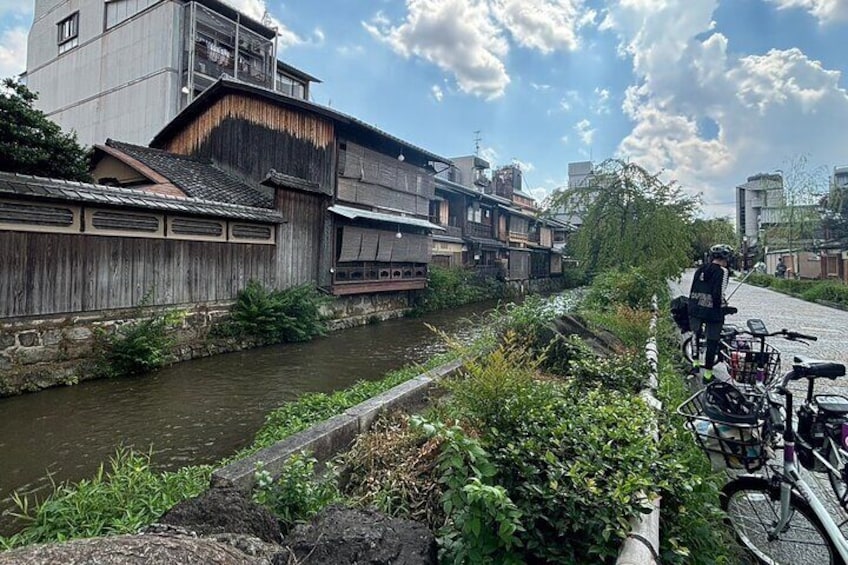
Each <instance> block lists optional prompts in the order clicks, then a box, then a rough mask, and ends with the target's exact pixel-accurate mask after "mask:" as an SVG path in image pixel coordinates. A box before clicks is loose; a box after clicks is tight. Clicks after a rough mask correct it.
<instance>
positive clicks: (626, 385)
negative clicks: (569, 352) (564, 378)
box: [568, 352, 648, 394]
mask: <svg viewBox="0 0 848 565" xmlns="http://www.w3.org/2000/svg"><path fill="white" fill-rule="evenodd" d="M647 375H648V362H647V360H646V359H645V356H644V355H643V354H642V353H641V352H633V353H624V354H619V355H612V356H610V357H601V356H598V355H594V354H591V353H590V354H589V355H581V356H578V357H576V358H574V359H572V360H571V361H570V362H569V364H568V376H569V377H570V378H569V380H568V383H569V385H570V386H573V387H574V388H575V389H577V390H587V389H591V388H595V387H604V388H605V389H608V390H614V391H618V392H626V393H630V394H638V393H639V391H641V390H642V389H643V388H645V384H646V379H647Z"/></svg>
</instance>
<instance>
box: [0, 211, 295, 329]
mask: <svg viewBox="0 0 848 565" xmlns="http://www.w3.org/2000/svg"><path fill="white" fill-rule="evenodd" d="M284 227H285V226H284ZM286 239H287V241H292V245H294V241H295V238H286ZM278 247H279V246H272V245H248V244H234V243H214V242H197V241H178V240H166V239H145V238H127V237H103V236H87V235H68V234H50V233H29V232H12V231H2V232H0V318H6V317H15V316H34V315H43V314H58V313H66V312H91V311H97V310H105V309H112V308H127V307H133V306H137V305H138V304H139V303H140V301H141V299H142V298H143V297H144V296H145V294H146V293H147V292H148V291H150V290H151V289H153V294H152V296H151V305H170V304H187V303H198V302H207V301H216V300H229V299H232V298H235V296H236V294H237V293H238V291H239V290H241V289H242V288H244V286H245V285H246V284H247V282H248V281H249V280H250V279H257V280H259V281H261V282H263V283H264V284H266V285H269V286H278V283H279V282H280V281H279V275H278V270H277V264H276V258H275V255H276V254H277V253H278ZM289 252H290V251H289ZM300 252H303V253H305V251H300V250H299V253H300ZM305 260H306V259H304V261H305ZM292 280H293V278H292Z"/></svg>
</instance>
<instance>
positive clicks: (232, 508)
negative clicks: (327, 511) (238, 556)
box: [159, 487, 282, 543]
mask: <svg viewBox="0 0 848 565" xmlns="http://www.w3.org/2000/svg"><path fill="white" fill-rule="evenodd" d="M159 522H160V523H161V524H168V525H172V526H181V527H183V528H186V529H188V530H191V531H194V532H197V533H198V534H200V535H210V534H223V533H230V534H247V535H251V536H254V537H257V538H259V539H261V540H263V541H266V542H269V543H279V542H280V539H281V538H282V535H281V534H280V526H279V524H278V523H277V520H276V519H275V518H274V516H273V515H272V514H271V513H270V512H269V511H268V509H267V508H265V507H264V506H261V505H259V504H256V503H255V502H253V501H252V500H250V499H249V498H247V497H246V496H245V495H244V494H242V493H241V492H240V491H239V490H237V489H235V488H232V487H218V488H212V489H209V490H207V491H206V492H204V493H203V494H201V495H200V496H198V497H195V498H192V499H189V500H185V501H183V502H180V503H179V504H177V505H176V506H174V507H173V508H171V509H170V510H168V512H166V513H165V514H164V515H163V516H162V517H161V518H160V519H159Z"/></svg>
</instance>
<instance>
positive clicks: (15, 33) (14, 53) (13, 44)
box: [0, 27, 27, 78]
mask: <svg viewBox="0 0 848 565" xmlns="http://www.w3.org/2000/svg"><path fill="white" fill-rule="evenodd" d="M26 54H27V29H26V28H24V27H13V28H11V29H7V30H4V31H3V33H2V34H0V78H7V77H12V76H17V75H19V74H20V73H22V72H24V71H25V70H26Z"/></svg>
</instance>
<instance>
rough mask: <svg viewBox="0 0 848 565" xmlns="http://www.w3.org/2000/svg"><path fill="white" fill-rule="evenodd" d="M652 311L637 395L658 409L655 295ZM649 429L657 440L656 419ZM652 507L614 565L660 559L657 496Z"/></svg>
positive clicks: (642, 564)
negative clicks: (644, 383) (645, 371)
mask: <svg viewBox="0 0 848 565" xmlns="http://www.w3.org/2000/svg"><path fill="white" fill-rule="evenodd" d="M652 310H653V315H652V316H651V323H650V332H651V337H650V338H648V342H647V343H646V344H645V357H646V359H647V360H648V384H647V386H646V387H645V388H644V389H643V390H642V392H641V393H640V396H641V397H642V398H643V399H644V400H645V402H646V403H647V404H648V406H650V407H651V408H653V409H654V410H655V411H657V412H658V411H660V410H662V402H660V401H659V400H658V399H657V397H656V396H655V395H654V393H655V392H656V390H657V387H658V385H659V379H658V373H659V349H658V347H657V338H656V329H657V315H658V313H659V308H658V307H657V297H656V296H654V297H653V300H652ZM651 428H652V429H650V430H647V431H648V433H650V434H651V436H652V437H653V438H654V441H659V433H658V428H657V423H656V418H654V421H653V424H652V425H651ZM651 506H652V508H651V511H650V512H649V513H648V514H640V515H639V516H638V517H637V518H635V519H634V520H633V521H632V522H631V524H630V533H629V534H628V535H627V539H625V540H624V543H623V544H622V545H621V550H620V551H619V553H618V559H617V560H616V562H615V564H616V565H656V564H658V563H659V562H660V559H659V551H660V498H659V497H656V498H654V499H653V500H652V501H651Z"/></svg>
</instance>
